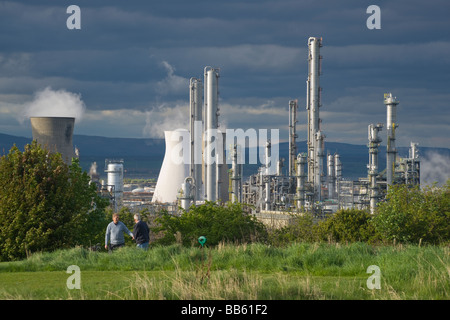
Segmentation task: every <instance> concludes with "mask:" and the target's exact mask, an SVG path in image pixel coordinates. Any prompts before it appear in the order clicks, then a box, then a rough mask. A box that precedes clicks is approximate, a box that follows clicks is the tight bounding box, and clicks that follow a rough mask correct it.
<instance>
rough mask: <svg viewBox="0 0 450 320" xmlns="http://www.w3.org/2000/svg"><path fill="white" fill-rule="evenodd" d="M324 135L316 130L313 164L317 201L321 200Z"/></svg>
mask: <svg viewBox="0 0 450 320" xmlns="http://www.w3.org/2000/svg"><path fill="white" fill-rule="evenodd" d="M324 138H325V135H324V134H323V133H322V131H320V130H319V131H317V134H316V145H315V151H316V154H315V160H316V161H315V164H314V193H315V197H316V200H317V201H322V182H323V181H322V180H323V158H324V155H325V153H324V152H325V151H324Z"/></svg>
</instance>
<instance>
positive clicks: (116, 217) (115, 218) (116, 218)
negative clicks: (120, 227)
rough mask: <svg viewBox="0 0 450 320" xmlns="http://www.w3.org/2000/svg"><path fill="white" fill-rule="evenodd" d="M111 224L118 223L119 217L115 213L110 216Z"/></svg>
mask: <svg viewBox="0 0 450 320" xmlns="http://www.w3.org/2000/svg"><path fill="white" fill-rule="evenodd" d="M112 219H113V222H114V223H115V224H117V222H119V215H118V214H117V213H114V214H113V216H112Z"/></svg>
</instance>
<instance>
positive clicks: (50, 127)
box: [30, 117, 75, 164]
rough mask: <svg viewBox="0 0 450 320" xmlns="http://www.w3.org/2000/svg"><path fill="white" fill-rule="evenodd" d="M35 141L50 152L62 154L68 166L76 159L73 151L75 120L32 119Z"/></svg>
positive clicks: (62, 118)
mask: <svg viewBox="0 0 450 320" xmlns="http://www.w3.org/2000/svg"><path fill="white" fill-rule="evenodd" d="M30 121H31V130H32V135H33V140H36V141H37V143H39V144H40V145H41V146H42V147H43V148H46V149H48V150H49V151H50V152H53V153H54V152H59V153H61V156H62V159H63V160H64V162H66V163H67V164H71V163H72V158H73V157H75V152H74V149H73V142H72V138H73V129H74V126H75V118H65V117H31V118H30Z"/></svg>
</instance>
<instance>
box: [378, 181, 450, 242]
mask: <svg viewBox="0 0 450 320" xmlns="http://www.w3.org/2000/svg"><path fill="white" fill-rule="evenodd" d="M374 225H375V227H376V228H377V230H378V231H379V232H380V234H381V235H382V236H383V237H384V238H385V239H387V240H390V241H393V240H396V241H400V242H411V243H418V242H420V241H423V242H428V243H435V244H437V243H440V242H448V241H449V240H450V180H448V181H447V184H446V185H445V186H443V187H437V186H435V185H433V186H427V187H424V188H422V189H420V188H419V187H418V186H415V187H411V186H407V185H404V184H401V185H394V186H392V187H391V188H389V191H388V193H387V196H386V201H385V202H383V203H380V204H379V205H378V208H377V212H376V214H375V216H374Z"/></svg>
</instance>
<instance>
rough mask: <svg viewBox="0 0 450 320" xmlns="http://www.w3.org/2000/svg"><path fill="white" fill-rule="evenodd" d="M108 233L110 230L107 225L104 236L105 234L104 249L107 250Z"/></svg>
mask: <svg viewBox="0 0 450 320" xmlns="http://www.w3.org/2000/svg"><path fill="white" fill-rule="evenodd" d="M110 233H111V230H110V228H109V224H108V226H107V227H106V234H105V249H108V242H109V237H110Z"/></svg>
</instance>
